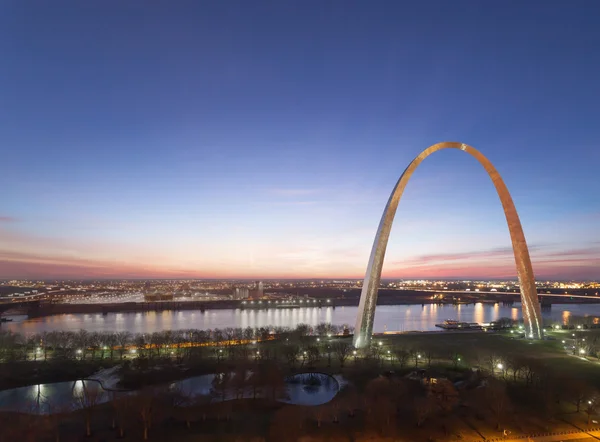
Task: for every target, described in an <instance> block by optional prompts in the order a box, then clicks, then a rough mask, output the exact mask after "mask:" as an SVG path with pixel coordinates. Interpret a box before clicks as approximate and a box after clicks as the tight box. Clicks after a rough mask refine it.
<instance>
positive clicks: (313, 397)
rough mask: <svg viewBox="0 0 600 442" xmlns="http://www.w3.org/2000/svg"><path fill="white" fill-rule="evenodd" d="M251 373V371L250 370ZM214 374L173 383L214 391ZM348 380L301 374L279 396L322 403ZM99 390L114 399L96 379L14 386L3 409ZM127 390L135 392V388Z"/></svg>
mask: <svg viewBox="0 0 600 442" xmlns="http://www.w3.org/2000/svg"><path fill="white" fill-rule="evenodd" d="M248 376H250V373H248ZM306 376H311V377H316V378H318V379H319V381H320V382H319V385H318V386H314V387H312V388H307V386H306V385H305V384H303V383H295V382H293V381H291V380H292V379H294V378H298V379H302V378H305V377H306ZM214 377H215V375H214V374H207V375H202V376H194V377H191V378H188V379H183V380H181V381H176V382H173V383H172V384H171V385H170V387H171V388H175V387H176V388H178V389H179V390H180V391H181V392H182V393H183V394H186V395H189V396H197V395H205V396H209V395H211V390H212V389H213V386H212V381H213V379H214ZM345 383H346V381H345V380H344V379H343V378H342V377H341V376H329V375H326V374H321V373H313V374H298V375H295V376H292V377H291V378H289V380H288V381H286V389H285V392H283V394H282V395H281V397H280V398H278V400H280V401H282V402H286V403H289V404H296V405H309V406H314V405H321V404H324V403H327V402H329V401H331V400H332V399H333V398H334V397H335V395H336V394H337V393H338V392H339V390H340V386H342V385H343V384H345ZM84 389H85V390H87V391H88V392H91V393H94V394H97V395H98V396H97V398H98V399H97V401H96V403H98V404H100V403H104V402H107V401H109V400H110V399H111V392H109V391H106V390H104V389H103V388H102V386H101V385H100V384H99V383H98V382H95V381H70V382H56V383H52V384H39V385H31V386H28V387H19V388H13V389H10V390H4V391H0V410H6V411H17V412H19V411H20V412H25V413H33V414H48V413H57V412H66V411H71V410H76V409H78V408H80V407H81V402H80V401H79V400H78V399H77V398H78V397H81V396H82V395H83V393H84ZM126 394H132V395H135V394H136V392H135V391H131V392H127V393H126ZM242 396H243V397H247V398H251V397H253V394H252V392H251V391H250V388H248V389H247V390H246V391H245V392H244V393H243V394H242ZM235 397H236V394H235V393H234V392H229V393H227V394H226V395H225V397H224V399H225V400H229V399H234V398H235ZM220 400H221V399H219V395H217V394H213V401H214V402H220Z"/></svg>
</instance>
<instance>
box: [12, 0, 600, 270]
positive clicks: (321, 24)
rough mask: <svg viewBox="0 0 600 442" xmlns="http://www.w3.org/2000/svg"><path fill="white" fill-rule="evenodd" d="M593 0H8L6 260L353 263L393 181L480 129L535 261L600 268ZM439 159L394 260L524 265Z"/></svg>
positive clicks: (598, 41)
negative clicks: (434, 148)
mask: <svg viewBox="0 0 600 442" xmlns="http://www.w3.org/2000/svg"><path fill="white" fill-rule="evenodd" d="M599 16H600V2H598V1H595V0H589V1H586V0H578V1H573V2H565V1H562V0H561V1H553V0H529V1H526V2H523V1H511V0H505V1H495V2H492V1H490V2H482V1H479V0H473V1H461V0H453V1H446V0H442V1H429V0H420V1H414V2H408V1H407V2H399V1H383V0H376V1H353V0H344V1H337V0H331V1H326V2H324V1H320V0H303V1H286V0H277V1H275V0H273V1H260V0H256V1H252V2H249V1H245V0H240V1H236V0H226V1H213V2H211V1H195V0H193V1H192V0H179V1H177V2H173V1H166V0H165V1H153V2H148V1H142V0H138V1H135V0H132V1H127V2H123V1H120V0H103V1H86V2H82V1H79V0H73V1H63V0H53V1H51V2H49V1H45V0H30V1H27V2H24V1H21V0H5V1H2V2H0V53H1V54H2V61H1V62H0V166H1V172H0V189H1V190H0V278H4V279H11V278H29V279H55V278H57V279H61V278H360V277H363V276H364V273H365V269H366V264H367V260H368V257H369V253H370V249H371V246H372V242H373V238H374V235H375V231H376V229H377V226H378V223H379V219H380V217H381V214H382V211H383V209H384V206H385V204H386V202H387V199H388V197H389V194H390V192H391V190H392V188H393V187H394V185H395V183H396V181H397V180H398V178H399V176H400V175H401V173H402V171H403V170H404V169H405V167H406V166H407V165H408V164H409V163H410V161H411V160H412V159H413V158H414V157H415V156H417V155H418V154H419V153H420V152H421V151H422V150H423V149H425V148H426V147H428V146H430V145H432V144H434V143H438V142H441V141H460V142H463V143H467V144H469V145H471V146H473V147H475V148H477V149H479V150H480V151H481V152H482V153H483V154H484V155H486V156H487V157H488V159H489V160H490V161H491V162H492V163H493V164H494V166H495V167H496V168H497V169H498V171H499V172H500V174H501V175H502V177H503V178H504V181H505V183H506V185H507V186H508V189H509V191H510V192H511V194H512V197H513V199H514V202H515V205H516V207H517V210H518V212H519V215H520V217H521V222H522V225H523V229H524V232H525V236H526V238H527V242H528V244H529V247H530V251H531V256H532V262H533V267H534V272H535V274H536V277H537V278H538V279H600V181H599V174H598V165H599V163H600V146H599V145H598V140H600V124H599V123H598V120H599V111H598V103H599V102H600V80H599V79H600V51H599V50H598V48H599V47H600V27H598V17H599ZM515 275H516V269H515V264H514V259H513V257H512V250H511V242H510V236H509V232H508V229H507V226H506V221H505V219H504V214H503V212H502V207H501V205H500V201H499V200H498V197H497V195H496V193H495V190H494V187H493V185H492V182H491V181H490V179H489V177H488V176H487V174H486V172H485V171H484V170H483V168H482V167H481V166H480V165H479V164H478V163H477V161H476V160H475V159H474V158H472V157H471V156H469V155H468V154H465V153H464V152H461V151H460V150H454V149H448V150H443V151H440V152H436V153H435V154H434V155H432V156H431V157H429V158H427V159H426V160H425V161H424V162H423V163H422V164H421V165H420V166H419V168H418V169H417V171H416V172H415V174H414V175H413V177H412V178H411V180H410V182H409V183H408V186H407V188H406V192H405V193H404V196H403V198H402V200H401V202H400V205H399V208H398V212H397V214H396V218H395V224H394V227H393V229H392V233H391V236H390V242H389V245H388V249H387V254H386V260H385V264H384V269H383V277H384V278H506V279H508V278H514V277H515Z"/></svg>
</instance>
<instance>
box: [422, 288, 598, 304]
mask: <svg viewBox="0 0 600 442" xmlns="http://www.w3.org/2000/svg"><path fill="white" fill-rule="evenodd" d="M420 290H422V291H424V292H435V293H442V294H446V293H455V294H459V295H514V296H520V295H521V293H520V292H492V291H482V290H480V291H475V290H432V289H420ZM538 296H539V297H540V298H542V299H543V298H545V297H546V296H552V297H556V298H582V299H588V300H591V301H598V302H600V296H586V295H570V294H568V293H566V294H561V293H538Z"/></svg>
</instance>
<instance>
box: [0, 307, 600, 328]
mask: <svg viewBox="0 0 600 442" xmlns="http://www.w3.org/2000/svg"><path fill="white" fill-rule="evenodd" d="M356 312H357V307H337V308H335V309H334V308H333V307H323V308H318V307H302V308H290V309H285V308H279V309H276V308H273V309H269V310H267V309H264V310H250V309H247V310H241V309H227V310H207V311H206V312H200V311H192V310H182V311H163V312H158V313H157V312H145V313H111V314H108V315H106V316H103V315H100V314H98V315H96V314H94V315H89V314H75V315H56V316H48V317H43V318H35V319H29V320H18V319H15V322H10V323H5V324H2V329H4V330H11V331H14V332H20V333H25V334H34V333H42V332H44V331H46V332H48V331H53V330H71V331H78V330H80V329H86V330H87V331H89V332H92V331H102V332H108V331H129V332H132V333H152V332H155V331H161V330H178V329H190V328H196V329H214V328H227V327H244V328H245V327H263V326H288V327H295V326H296V325H297V324H300V323H305V324H309V325H317V324H319V323H320V322H330V323H333V324H337V325H342V324H348V325H354V323H355V320H356ZM542 314H543V316H544V317H545V318H552V319H553V320H555V321H558V322H561V323H562V322H565V321H568V318H569V317H570V316H571V315H573V316H586V315H591V316H600V304H587V305H580V304H579V305H578V304H563V305H558V304H557V305H554V306H553V307H552V309H551V310H549V311H546V310H545V311H543V312H542ZM503 317H505V318H512V319H518V318H520V317H521V309H520V305H519V304H515V305H513V306H504V305H502V304H482V303H478V304H475V305H473V304H468V305H466V304H459V305H434V304H426V305H423V306H422V305H420V304H419V305H381V306H378V307H377V311H376V314H375V326H374V330H375V332H383V331H384V330H387V331H411V330H421V331H427V330H436V327H435V324H437V323H440V322H443V321H444V320H446V319H456V320H459V321H464V322H478V323H483V322H490V321H494V320H497V319H499V318H503Z"/></svg>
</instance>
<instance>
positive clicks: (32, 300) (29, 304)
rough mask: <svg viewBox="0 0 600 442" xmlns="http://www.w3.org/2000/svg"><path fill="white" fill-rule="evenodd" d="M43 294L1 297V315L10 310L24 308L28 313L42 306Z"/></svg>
mask: <svg viewBox="0 0 600 442" xmlns="http://www.w3.org/2000/svg"><path fill="white" fill-rule="evenodd" d="M41 303H42V300H41V295H30V296H19V297H18V298H12V299H10V298H0V316H1V315H3V314H4V313H6V312H7V311H9V310H24V311H25V312H26V313H27V314H28V315H29V314H31V313H33V312H34V311H36V310H38V309H39V308H40V305H41Z"/></svg>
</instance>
